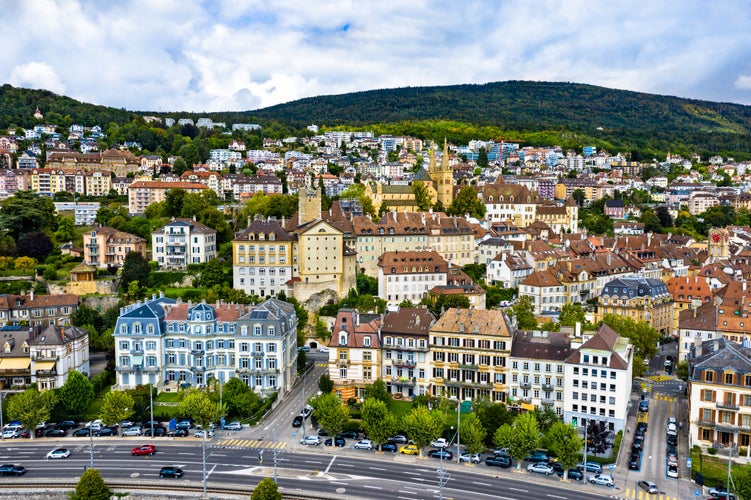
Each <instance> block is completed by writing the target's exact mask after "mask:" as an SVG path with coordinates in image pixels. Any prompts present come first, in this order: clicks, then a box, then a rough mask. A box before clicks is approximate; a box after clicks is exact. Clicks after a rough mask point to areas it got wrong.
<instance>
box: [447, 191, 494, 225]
mask: <svg viewBox="0 0 751 500" xmlns="http://www.w3.org/2000/svg"><path fill="white" fill-rule="evenodd" d="M447 213H448V214H449V215H458V216H463V215H469V216H470V217H477V218H478V219H482V218H483V217H484V216H485V204H484V203H483V201H482V199H480V198H478V196H477V191H475V190H474V188H473V187H472V186H464V187H463V188H462V189H461V190H460V191H459V194H457V195H456V198H454V201H452V202H451V206H450V207H449V208H448V210H447Z"/></svg>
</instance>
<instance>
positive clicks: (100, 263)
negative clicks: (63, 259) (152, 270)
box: [83, 227, 147, 268]
mask: <svg viewBox="0 0 751 500" xmlns="http://www.w3.org/2000/svg"><path fill="white" fill-rule="evenodd" d="M130 252H138V253H140V254H141V255H143V257H144V258H147V256H146V240H145V239H143V238H141V237H140V236H136V235H134V234H130V233H126V232H124V231H118V230H117V229H114V228H111V227H94V228H93V229H92V230H91V231H89V232H86V233H84V235H83V261H84V263H86V264H89V265H90V266H94V267H98V268H106V267H107V266H118V267H120V266H122V265H123V263H124V262H125V256H126V255H128V254H129V253H130Z"/></svg>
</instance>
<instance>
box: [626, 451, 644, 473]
mask: <svg viewBox="0 0 751 500" xmlns="http://www.w3.org/2000/svg"><path fill="white" fill-rule="evenodd" d="M628 468H629V469H631V470H639V469H640V468H641V453H632V454H631V458H629V460H628Z"/></svg>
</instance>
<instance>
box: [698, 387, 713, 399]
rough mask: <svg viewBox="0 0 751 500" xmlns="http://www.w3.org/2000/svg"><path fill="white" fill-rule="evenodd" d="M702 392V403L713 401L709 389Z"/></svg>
mask: <svg viewBox="0 0 751 500" xmlns="http://www.w3.org/2000/svg"><path fill="white" fill-rule="evenodd" d="M701 392H702V401H714V391H713V390H711V389H704V390H702V391H701Z"/></svg>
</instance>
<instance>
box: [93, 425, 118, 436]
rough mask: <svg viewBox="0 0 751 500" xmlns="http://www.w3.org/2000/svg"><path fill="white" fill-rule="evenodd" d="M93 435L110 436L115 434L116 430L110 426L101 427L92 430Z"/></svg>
mask: <svg viewBox="0 0 751 500" xmlns="http://www.w3.org/2000/svg"><path fill="white" fill-rule="evenodd" d="M94 435H95V436H97V437H112V436H117V432H116V430H115V429H113V428H112V427H102V428H101V429H99V430H98V431H94Z"/></svg>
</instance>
